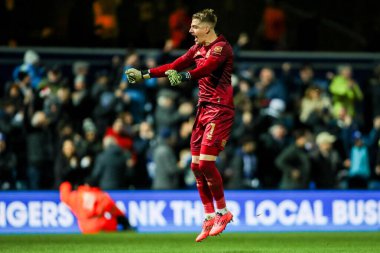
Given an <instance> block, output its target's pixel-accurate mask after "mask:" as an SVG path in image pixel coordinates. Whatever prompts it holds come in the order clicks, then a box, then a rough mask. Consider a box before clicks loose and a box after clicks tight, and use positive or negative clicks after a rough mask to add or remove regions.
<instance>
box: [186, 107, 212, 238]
mask: <svg viewBox="0 0 380 253" xmlns="http://www.w3.org/2000/svg"><path fill="white" fill-rule="evenodd" d="M200 114H201V110H200V111H198V114H197V118H196V120H195V122H194V127H193V131H192V135H191V141H190V148H191V154H192V161H191V165H190V166H191V170H192V171H193V174H194V176H195V180H196V184H197V189H198V192H199V196H200V199H201V201H202V204H203V207H204V213H205V220H204V222H203V226H202V231H201V233H200V234H199V235H198V236H197V238H196V239H195V240H196V241H197V242H200V241H202V240H204V239H206V238H207V237H208V235H209V233H210V231H211V228H212V227H213V225H214V221H215V209H214V202H213V197H212V194H211V191H210V189H209V187H208V185H207V181H206V178H205V176H204V175H203V172H202V171H201V170H200V168H199V154H200V149H201V143H202V136H203V132H204V128H202V125H201V124H200V123H199V115H200Z"/></svg>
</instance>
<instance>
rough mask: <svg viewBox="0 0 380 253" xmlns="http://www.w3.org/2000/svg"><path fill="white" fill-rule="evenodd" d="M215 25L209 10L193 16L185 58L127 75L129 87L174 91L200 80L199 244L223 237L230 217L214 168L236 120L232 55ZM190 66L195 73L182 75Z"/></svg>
mask: <svg viewBox="0 0 380 253" xmlns="http://www.w3.org/2000/svg"><path fill="white" fill-rule="evenodd" d="M216 23H217V16H216V15H215V13H214V10H212V9H205V10H203V11H200V12H198V13H195V14H194V15H193V17H192V22H191V27H190V31H189V32H190V34H191V35H193V36H194V41H195V45H194V46H192V47H191V48H190V49H189V50H188V51H187V52H186V53H185V54H184V55H182V56H181V57H179V58H178V59H176V60H175V61H174V62H172V63H169V64H165V65H162V66H159V67H156V68H152V69H149V70H137V69H133V68H131V69H128V70H127V71H126V72H125V74H126V76H127V78H128V81H129V82H130V83H137V82H139V81H141V80H143V79H148V78H151V77H165V76H167V77H168V78H169V81H170V83H171V85H173V86H175V85H180V84H181V83H182V82H186V81H189V80H192V79H194V80H198V84H199V94H198V95H199V101H198V111H197V118H196V120H195V123H194V126H193V131H192V136H191V143H190V148H191V153H192V163H191V169H192V171H193V173H194V175H195V178H196V182H197V188H198V191H199V195H200V198H201V201H202V203H203V205H204V211H205V220H204V223H203V227H202V231H201V233H200V234H199V235H198V237H197V238H196V241H197V242H200V241H202V240H204V239H205V238H207V237H208V236H209V235H210V236H215V235H218V234H220V233H221V232H223V230H224V229H225V227H226V225H227V224H228V223H229V222H230V221H231V220H232V217H233V216H232V214H231V212H230V211H228V210H227V208H226V201H225V199H224V190H223V182H222V177H221V175H220V173H219V171H218V169H217V168H216V166H215V161H216V159H217V157H218V155H219V152H220V151H222V150H223V149H224V146H225V145H226V142H227V140H228V138H229V136H230V132H231V127H232V124H233V120H234V105H233V91H232V86H231V74H232V68H233V53H232V48H231V45H230V44H229V43H228V42H227V40H226V39H225V38H224V37H223V36H222V35H217V34H216V32H215V30H214V28H215V25H216ZM194 65H195V66H196V67H195V68H194V69H192V70H190V71H183V70H185V69H187V68H189V67H191V66H194ZM214 201H215V206H216V210H215V206H214Z"/></svg>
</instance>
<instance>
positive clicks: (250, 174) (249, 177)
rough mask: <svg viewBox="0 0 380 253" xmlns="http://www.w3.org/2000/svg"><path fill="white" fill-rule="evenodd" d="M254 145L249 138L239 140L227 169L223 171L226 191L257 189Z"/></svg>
mask: <svg viewBox="0 0 380 253" xmlns="http://www.w3.org/2000/svg"><path fill="white" fill-rule="evenodd" d="M255 151H256V143H255V141H254V140H253V138H252V137H251V136H244V137H242V139H241V140H240V147H239V148H238V149H237V150H236V152H235V154H234V156H233V158H232V160H231V163H230V164H229V166H228V169H226V170H225V171H224V178H225V179H226V181H225V182H226V183H225V184H226V188H227V189H252V188H258V187H259V180H258V179H257V176H258V173H257V155H256V152H255Z"/></svg>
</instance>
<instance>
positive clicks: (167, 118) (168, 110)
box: [154, 89, 179, 133]
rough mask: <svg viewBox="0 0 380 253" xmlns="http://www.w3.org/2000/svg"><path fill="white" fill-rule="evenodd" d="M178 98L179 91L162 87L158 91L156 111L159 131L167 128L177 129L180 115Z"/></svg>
mask: <svg viewBox="0 0 380 253" xmlns="http://www.w3.org/2000/svg"><path fill="white" fill-rule="evenodd" d="M176 98H177V93H175V92H174V91H172V90H168V89H162V90H161V91H160V92H159V93H158V95H157V106H156V111H155V112H154V121H155V124H156V132H157V133H159V132H161V130H162V129H166V128H169V129H172V130H174V129H175V127H176V125H177V123H178V120H179V115H178V113H177V108H176V106H175V99H176Z"/></svg>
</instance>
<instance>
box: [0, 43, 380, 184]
mask: <svg viewBox="0 0 380 253" xmlns="http://www.w3.org/2000/svg"><path fill="white" fill-rule="evenodd" d="M244 43H246V38H245V39H244V37H243V38H240V39H239V41H238V42H237V43H236V44H235V45H234V48H235V51H236V54H237V55H238V49H239V48H240V47H241V46H242V45H243V44H244ZM167 60H168V54H167V53H163V54H162V55H159V56H152V55H149V54H146V55H139V54H138V53H137V52H135V51H128V53H127V54H126V55H125V56H123V57H120V56H114V57H113V58H112V59H110V64H109V66H108V68H106V69H102V70H97V71H93V70H92V68H91V66H90V64H89V63H88V62H85V61H76V62H74V63H73V65H72V66H71V68H70V71H64V68H62V66H60V65H59V64H58V63H57V64H54V65H48V66H47V65H43V64H42V62H43V61H42V59H40V56H39V54H38V53H37V52H35V51H33V50H27V51H26V52H25V54H24V59H23V60H20V64H19V65H18V66H17V67H16V68H15V69H14V71H13V73H12V76H9V77H8V81H7V82H6V83H2V84H1V89H0V101H1V102H0V187H1V189H2V190H9V189H17V190H24V189H31V190H36V189H57V188H58V186H59V184H60V183H61V182H63V181H69V182H71V183H72V184H73V185H80V184H83V182H84V181H85V180H88V179H91V180H92V181H93V182H96V184H97V185H99V186H100V187H101V188H102V189H105V190H110V189H191V188H195V179H194V177H193V175H192V172H191V169H190V162H191V153H190V150H189V141H190V135H191V131H192V125H193V122H194V117H195V115H194V114H195V111H196V110H195V108H196V105H197V84H196V82H195V81H194V82H188V83H185V84H183V85H182V86H181V87H171V86H170V84H169V83H168V81H167V79H166V78H159V79H154V78H153V79H148V80H145V81H144V82H143V83H139V84H134V85H131V84H129V83H128V82H127V80H126V77H125V75H124V74H123V73H124V72H125V70H126V69H128V68H131V67H135V68H140V69H141V68H142V69H144V68H151V67H154V66H156V65H157V64H162V63H165V62H166V61H167ZM238 63H239V62H238V58H237V64H235V70H234V74H233V78H232V80H233V83H232V85H233V88H234V102H235V107H236V119H235V125H234V127H233V130H232V133H231V138H230V140H229V142H228V144H227V146H226V149H225V151H223V153H222V154H221V155H220V157H219V158H218V160H217V166H218V168H219V169H220V172H221V174H222V176H223V178H224V183H225V188H226V189H358V188H359V189H380V149H379V145H380V141H379V137H380V100H379V98H380V66H377V67H375V68H374V72H373V75H372V76H368V77H367V81H366V82H363V83H358V82H357V81H356V79H355V75H354V74H355V70H354V69H353V67H352V66H350V65H348V64H347V65H337V66H336V69H334V70H331V72H327V73H323V74H322V75H319V76H317V75H316V74H315V69H314V68H313V66H312V65H310V64H304V65H302V66H301V67H297V68H295V67H294V66H293V65H292V63H289V62H286V63H284V64H282V68H281V69H280V70H276V71H275V70H274V69H273V68H271V67H262V68H260V69H256V68H254V67H253V66H254V65H253V63H252V64H247V63H245V64H238Z"/></svg>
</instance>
